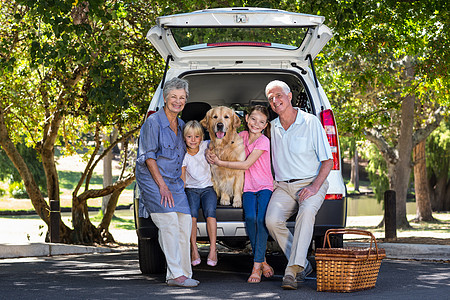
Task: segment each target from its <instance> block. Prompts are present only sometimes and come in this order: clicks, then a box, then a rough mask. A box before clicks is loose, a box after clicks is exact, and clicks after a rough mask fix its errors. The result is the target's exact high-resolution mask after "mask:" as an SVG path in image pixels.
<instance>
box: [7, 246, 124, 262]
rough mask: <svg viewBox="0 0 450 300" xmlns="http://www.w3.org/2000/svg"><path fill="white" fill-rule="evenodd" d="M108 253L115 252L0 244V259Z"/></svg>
mask: <svg viewBox="0 0 450 300" xmlns="http://www.w3.org/2000/svg"><path fill="white" fill-rule="evenodd" d="M110 252H116V251H115V250H113V249H109V248H102V247H92V246H79V245H66V244H50V243H25V244H0V259H2V258H20V257H42V256H54V255H69V254H87V253H110Z"/></svg>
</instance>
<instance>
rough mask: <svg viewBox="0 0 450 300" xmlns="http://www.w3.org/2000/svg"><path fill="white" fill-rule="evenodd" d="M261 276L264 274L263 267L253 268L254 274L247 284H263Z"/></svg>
mask: <svg viewBox="0 0 450 300" xmlns="http://www.w3.org/2000/svg"><path fill="white" fill-rule="evenodd" d="M261 274H262V269H261V267H260V268H259V269H257V268H255V267H253V269H252V274H251V275H250V277H249V278H248V279H247V282H248V283H260V282H261Z"/></svg>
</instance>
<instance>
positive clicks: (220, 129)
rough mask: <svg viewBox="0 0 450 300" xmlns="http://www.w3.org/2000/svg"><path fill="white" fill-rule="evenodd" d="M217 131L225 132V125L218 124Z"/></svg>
mask: <svg viewBox="0 0 450 300" xmlns="http://www.w3.org/2000/svg"><path fill="white" fill-rule="evenodd" d="M217 130H219V131H222V130H223V123H217Z"/></svg>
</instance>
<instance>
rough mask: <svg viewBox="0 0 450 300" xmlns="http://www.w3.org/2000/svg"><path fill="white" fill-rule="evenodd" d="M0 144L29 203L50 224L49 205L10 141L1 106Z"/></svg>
mask: <svg viewBox="0 0 450 300" xmlns="http://www.w3.org/2000/svg"><path fill="white" fill-rule="evenodd" d="M0 146H1V147H2V148H3V150H5V152H6V155H8V158H9V159H10V160H11V162H12V163H13V164H14V166H15V167H16V169H17V171H18V172H19V174H20V177H22V180H23V183H24V185H25V189H26V190H27V193H28V195H29V196H30V199H31V203H32V204H33V207H34V209H35V210H36V212H37V214H38V215H39V217H41V219H42V220H43V221H44V222H45V223H46V224H47V225H49V224H50V217H49V211H50V207H49V206H48V204H47V203H46V202H45V200H44V197H43V196H42V193H41V191H40V190H39V187H38V185H37V184H36V181H35V180H34V178H33V175H32V174H31V172H30V170H29V169H28V166H27V164H26V163H25V161H24V160H23V158H22V156H21V155H20V153H19V151H18V150H17V148H16V147H15V146H14V143H13V142H12V141H11V139H10V137H9V134H8V129H7V127H6V124H5V119H4V113H3V108H2V107H1V106H0Z"/></svg>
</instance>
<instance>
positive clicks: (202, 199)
mask: <svg viewBox="0 0 450 300" xmlns="http://www.w3.org/2000/svg"><path fill="white" fill-rule="evenodd" d="M183 136H184V140H185V142H186V146H187V147H186V148H187V153H186V155H185V156H184V160H183V165H182V171H181V176H182V178H183V180H184V182H185V191H186V195H187V198H188V201H189V207H190V209H191V216H192V232H191V263H192V265H193V266H197V265H198V264H200V262H201V259H200V255H199V253H198V249H197V218H198V210H199V208H200V204H201V206H202V209H203V215H204V217H205V219H206V228H207V231H208V236H209V241H210V247H209V255H208V259H207V261H206V263H207V264H208V265H209V266H212V267H214V266H216V264H217V250H216V237H217V222H216V207H217V195H216V192H215V191H214V188H213V184H212V181H211V170H210V166H209V164H208V162H207V161H206V157H205V150H206V148H208V144H209V143H208V142H207V141H203V127H202V126H201V125H200V123H199V122H198V121H189V122H187V123H186V125H185V127H184V130H183Z"/></svg>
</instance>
